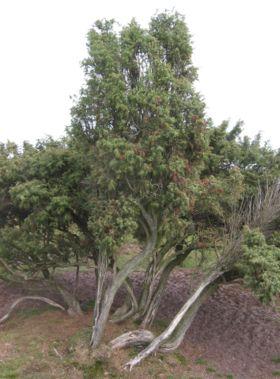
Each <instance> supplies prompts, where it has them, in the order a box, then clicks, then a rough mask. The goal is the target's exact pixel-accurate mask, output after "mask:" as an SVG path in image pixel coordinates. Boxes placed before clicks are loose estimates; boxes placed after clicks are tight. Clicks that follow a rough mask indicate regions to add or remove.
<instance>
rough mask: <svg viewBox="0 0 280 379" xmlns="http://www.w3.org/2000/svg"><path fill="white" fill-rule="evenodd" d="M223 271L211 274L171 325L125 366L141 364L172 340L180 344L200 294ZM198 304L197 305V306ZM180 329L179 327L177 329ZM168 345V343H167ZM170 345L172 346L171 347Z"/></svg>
mask: <svg viewBox="0 0 280 379" xmlns="http://www.w3.org/2000/svg"><path fill="white" fill-rule="evenodd" d="M221 274H222V272H220V271H217V272H213V273H212V274H210V275H209V276H208V277H207V278H206V279H205V280H204V281H203V282H202V283H201V284H200V286H199V287H198V288H197V290H196V291H195V292H194V293H193V295H192V296H191V297H190V298H189V299H188V301H187V302H186V303H185V304H184V305H183V307H182V308H181V309H180V311H179V312H178V313H177V315H176V316H175V317H174V319H173V320H172V322H171V323H170V325H169V326H168V327H167V328H166V329H165V330H164V331H163V332H162V333H161V334H160V335H159V336H158V337H156V338H155V339H154V340H153V341H152V342H151V343H150V345H149V346H148V347H147V348H146V349H144V350H143V351H141V352H140V353H139V354H138V355H137V356H136V357H135V358H133V359H132V360H130V361H129V362H128V363H127V364H126V365H125V367H126V368H129V369H130V370H131V369H132V368H133V367H134V366H135V365H137V364H139V363H140V362H141V361H142V360H143V359H145V358H146V357H148V356H149V355H150V354H152V353H153V352H155V351H157V350H158V349H160V347H161V346H164V344H165V343H168V341H171V342H170V344H171V346H172V344H173V345H176V344H178V343H179V342H180V341H181V340H182V338H183V337H182V335H183V330H187V329H188V328H189V326H190V324H191V322H192V320H193V318H194V316H195V314H196V312H197V310H198V308H199V306H200V304H199V302H197V300H198V299H199V298H200V296H201V295H202V294H203V293H204V292H205V290H206V289H207V288H209V286H210V285H211V284H212V283H213V282H214V281H215V280H216V279H217V278H218V277H220V276H221ZM196 304H197V306H196ZM180 323H182V325H183V326H182V328H183V329H182V330H181V329H179V332H178V336H177V337H176V336H175V340H174V341H175V342H174V341H173V342H172V335H173V333H174V332H175V333H176V329H177V328H178V327H179V325H180ZM177 330H178V329H177ZM167 346H168V345H167ZM171 346H170V347H171Z"/></svg>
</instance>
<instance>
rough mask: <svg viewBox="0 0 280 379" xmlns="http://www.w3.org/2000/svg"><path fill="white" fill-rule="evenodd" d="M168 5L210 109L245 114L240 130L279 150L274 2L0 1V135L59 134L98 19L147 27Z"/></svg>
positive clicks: (234, 116) (233, 116)
mask: <svg viewBox="0 0 280 379" xmlns="http://www.w3.org/2000/svg"><path fill="white" fill-rule="evenodd" d="M173 8H174V9H176V10H177V11H178V12H180V13H182V14H184V15H185V17H186V22H187V24H188V26H189V29H190V31H191V34H192V36H193V45H194V56H193V60H194V63H195V65H196V66H197V67H198V68H199V83H198V84H197V86H198V88H199V90H200V92H201V93H202V95H203V96H204V98H205V101H206V104H207V112H208V115H209V116H211V117H212V118H213V119H214V121H215V123H217V124H218V123H220V122H221V121H222V120H224V119H230V121H231V124H232V125H233V124H234V123H235V122H236V121H238V120H240V119H242V120H244V122H245V125H244V129H245V133H246V134H248V135H250V136H253V135H255V134H256V133H258V132H259V131H261V132H262V134H263V137H264V139H265V140H270V141H271V144H272V146H273V147H275V148H278V147H280V138H279V137H280V121H279V108H280V101H279V88H280V51H279V50H280V43H279V39H280V22H279V16H280V1H279V0H182V1H181V0H173V1H171V0H170V1H169V0H149V1H147V0H139V1H131V0H130V1H123V0H116V1H113V0H101V1H95V0H91V1H90V0H0V49H1V50H0V51H1V59H0V140H1V141H6V140H7V139H10V140H13V141H16V142H18V143H20V142H22V141H23V140H29V141H31V142H34V141H35V140H36V139H38V138H42V137H44V136H45V135H52V136H54V137H59V136H61V135H63V133H64V128H65V126H66V125H68V124H69V122H70V116H69V110H70V107H71V104H72V102H71V100H70V95H73V94H78V92H79V89H80V87H81V85H82V82H83V73H82V70H81V68H80V62H81V60H82V59H83V58H84V57H85V56H86V33H87V31H88V29H89V28H90V26H91V25H92V24H93V22H94V21H95V20H96V19H99V18H115V19H116V20H117V21H119V22H120V23H121V24H125V23H127V22H128V21H129V20H130V19H131V18H132V17H136V19H137V20H138V22H140V23H141V24H143V25H146V24H147V23H148V20H149V18H150V17H151V16H152V15H153V14H154V13H155V12H156V11H157V10H164V9H173Z"/></svg>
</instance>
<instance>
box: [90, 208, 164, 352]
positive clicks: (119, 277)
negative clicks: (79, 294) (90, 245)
mask: <svg viewBox="0 0 280 379" xmlns="http://www.w3.org/2000/svg"><path fill="white" fill-rule="evenodd" d="M141 212H142V215H143V217H144V220H145V222H146V225H147V227H144V228H145V231H146V234H147V243H146V246H145V248H144V249H143V251H142V252H141V253H140V254H138V255H136V256H135V257H133V258H132V259H130V260H129V261H128V262H127V263H126V264H125V265H124V267H123V268H122V269H121V270H120V271H119V272H117V273H116V275H115V277H114V278H113V281H112V283H111V285H110V286H108V287H107V288H106V290H105V293H104V297H103V298H102V301H101V303H100V307H101V308H100V311H99V315H98V318H96V319H95V323H94V326H93V332H92V337H91V342H90V344H91V346H92V348H97V347H98V346H99V344H100V342H101V339H102V336H103V333H104V329H105V326H106V323H107V321H108V318H109V313H110V310H111V307H112V304H113V301H114V298H115V295H116V293H117V291H118V290H119V288H120V287H121V286H122V285H123V283H124V282H125V280H126V279H127V277H128V276H129V274H130V273H131V272H132V271H134V270H135V268H136V267H137V266H138V265H139V264H140V263H141V262H142V261H143V260H144V259H146V258H147V257H148V256H149V255H150V254H152V252H153V251H154V249H155V246H156V241H157V222H156V220H155V219H154V218H153V217H151V216H150V215H149V214H148V213H147V212H146V211H145V210H144V209H143V208H142V207H141Z"/></svg>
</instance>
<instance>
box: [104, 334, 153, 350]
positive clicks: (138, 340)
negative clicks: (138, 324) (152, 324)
mask: <svg viewBox="0 0 280 379" xmlns="http://www.w3.org/2000/svg"><path fill="white" fill-rule="evenodd" d="M154 338H155V336H154V334H153V333H152V332H150V331H149V330H144V329H142V330H132V331H131V332H127V333H124V334H122V335H121V336H119V337H117V338H115V339H114V340H112V341H111V342H110V346H111V348H112V349H123V348H126V347H130V346H137V347H143V346H147V345H148V344H149V343H150V342H152V341H153V339H154Z"/></svg>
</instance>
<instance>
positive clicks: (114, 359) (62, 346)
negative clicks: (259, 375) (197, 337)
mask: <svg viewBox="0 0 280 379" xmlns="http://www.w3.org/2000/svg"><path fill="white" fill-rule="evenodd" d="M135 327H136V326H134V325H122V326H117V325H110V326H109V327H108V328H107V332H106V336H105V342H107V341H108V340H110V339H112V338H114V337H116V336H118V335H119V334H120V333H121V332H124V331H127V330H128V329H131V328H135ZM163 327H164V325H162V324H161V323H158V324H157V325H156V326H155V331H156V332H159V331H160V329H161V328H163ZM90 332H91V314H90V313H87V314H85V315H84V316H82V317H79V318H70V317H69V316H67V315H64V314H63V313H61V312H60V311H55V310H51V309H49V308H42V309H40V310H34V309H31V310H24V311H21V312H20V313H18V314H17V315H16V316H14V318H13V319H11V320H10V321H9V322H8V323H7V324H6V325H5V326H4V327H2V329H1V330H0V378H1V379H16V378H20V379H21V378H22V379H51V378H53V379H60V378H61V379H62V378H70V379H82V378H84V379H93V378H106V377H108V378H134V379H135V378H166V379H175V378H180V379H191V378H193V379H199V378H228V379H230V378H233V376H232V375H231V374H230V373H221V372H218V371H217V370H216V368H215V365H213V364H210V363H209V362H207V361H206V360H205V359H203V357H201V356H199V353H198V352H197V354H196V352H194V351H192V352H191V354H190V356H188V357H186V356H185V355H183V354H182V352H181V351H180V350H178V351H176V352H175V353H173V354H169V355H162V354H159V355H157V356H154V357H151V358H149V359H147V360H146V361H145V362H144V363H143V364H142V365H140V366H139V367H136V368H135V369H134V370H133V372H132V373H128V372H125V371H123V369H122V366H123V364H124V363H125V362H127V361H128V360H129V359H130V358H131V357H133V356H134V355H135V354H136V353H137V351H136V350H135V349H130V350H121V351H117V352H114V353H113V354H112V353H110V352H109V351H108V349H107V348H106V347H105V345H104V346H103V347H101V349H99V350H98V353H97V354H95V355H92V353H90V352H89V350H88V347H87V346H88V341H89V337H90Z"/></svg>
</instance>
